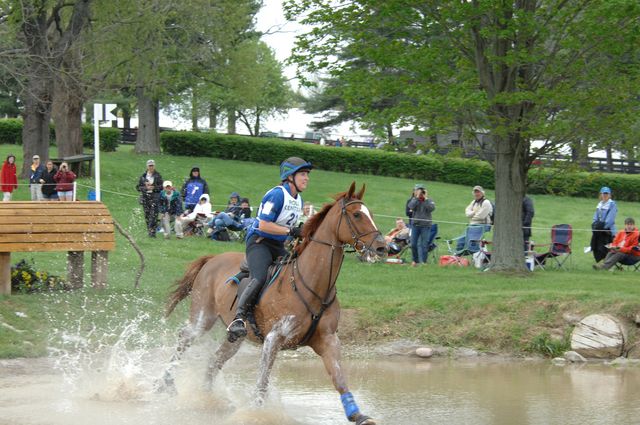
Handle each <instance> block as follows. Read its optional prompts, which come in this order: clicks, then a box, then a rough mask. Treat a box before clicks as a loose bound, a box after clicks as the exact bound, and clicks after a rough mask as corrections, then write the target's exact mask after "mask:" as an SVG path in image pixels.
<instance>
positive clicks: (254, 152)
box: [160, 131, 640, 201]
mask: <svg viewBox="0 0 640 425" xmlns="http://www.w3.org/2000/svg"><path fill="white" fill-rule="evenodd" d="M160 141H161V144H162V148H163V149H164V151H165V152H166V153H169V154H172V155H187V156H209V157H215V158H222V159H236V160H239V161H251V162H261V163H265V164H273V165H278V164H280V162H281V161H282V160H283V159H284V158H287V157H289V156H301V157H303V158H305V159H307V160H309V161H311V162H312V163H313V164H314V165H316V166H317V167H318V168H320V169H323V170H328V171H338V172H345V173H362V174H375V175H380V176H390V177H403V178H410V179H417V180H427V181H440V182H445V183H453V184H462V185H467V186H475V185H481V186H483V187H485V188H490V189H492V188H495V179H494V172H493V167H492V166H491V164H489V163H488V162H485V161H480V160H476V159H464V158H455V157H445V156H440V155H411V154H403V153H397V152H389V151H386V150H381V149H355V148H335V147H327V146H318V145H310V144H305V143H301V142H299V141H293V140H283V139H270V138H263V137H261V138H254V137H249V136H237V135H236V136H229V135H222V134H216V133H194V132H187V131H179V132H176V131H167V132H163V133H161V134H160ZM601 186H610V187H611V188H613V190H614V198H615V199H619V200H624V201H639V200H640V191H638V190H637V188H638V187H640V176H636V175H630V174H610V173H587V172H580V171H572V170H568V169H567V168H535V169H532V170H531V171H530V172H529V193H545V194H557V195H566V196H582V197H593V196H594V195H595V194H597V193H598V190H599V189H600V187H601Z"/></svg>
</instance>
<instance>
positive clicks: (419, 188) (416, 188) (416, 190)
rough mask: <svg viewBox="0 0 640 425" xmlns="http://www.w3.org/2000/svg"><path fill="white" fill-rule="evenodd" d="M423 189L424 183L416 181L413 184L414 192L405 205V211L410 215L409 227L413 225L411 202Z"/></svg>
mask: <svg viewBox="0 0 640 425" xmlns="http://www.w3.org/2000/svg"><path fill="white" fill-rule="evenodd" d="M422 190H425V187H424V184H422V183H416V184H415V186H413V192H411V197H410V198H409V199H407V203H406V204H405V205H404V212H405V214H406V215H407V217H409V228H411V227H412V225H413V220H411V214H412V212H411V209H410V208H409V203H410V202H411V201H412V200H414V199H415V198H417V197H418V195H420V191H422Z"/></svg>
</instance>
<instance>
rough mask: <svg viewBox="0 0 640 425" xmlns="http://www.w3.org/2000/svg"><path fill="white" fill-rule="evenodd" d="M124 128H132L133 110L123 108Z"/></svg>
mask: <svg viewBox="0 0 640 425" xmlns="http://www.w3.org/2000/svg"><path fill="white" fill-rule="evenodd" d="M122 128H131V108H122Z"/></svg>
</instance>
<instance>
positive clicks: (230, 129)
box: [227, 108, 237, 134]
mask: <svg viewBox="0 0 640 425" xmlns="http://www.w3.org/2000/svg"><path fill="white" fill-rule="evenodd" d="M236 119H237V115H236V110H235V109H233V108H229V109H227V134H236Z"/></svg>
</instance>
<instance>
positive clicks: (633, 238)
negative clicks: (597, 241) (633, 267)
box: [593, 217, 640, 270]
mask: <svg viewBox="0 0 640 425" xmlns="http://www.w3.org/2000/svg"><path fill="white" fill-rule="evenodd" d="M637 247H638V228H637V227H636V222H635V220H634V219H633V218H631V217H629V218H627V219H625V220H624V230H621V231H620V232H618V234H617V235H616V237H615V239H614V240H613V243H611V244H609V245H607V249H608V250H609V252H608V253H607V256H606V257H605V258H604V261H601V262H599V263H596V264H594V265H593V268H594V269H596V270H609V269H610V268H611V267H613V266H615V265H616V264H617V263H620V262H622V263H623V264H634V263H636V262H638V260H639V259H640V251H639V250H638V249H637Z"/></svg>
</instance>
